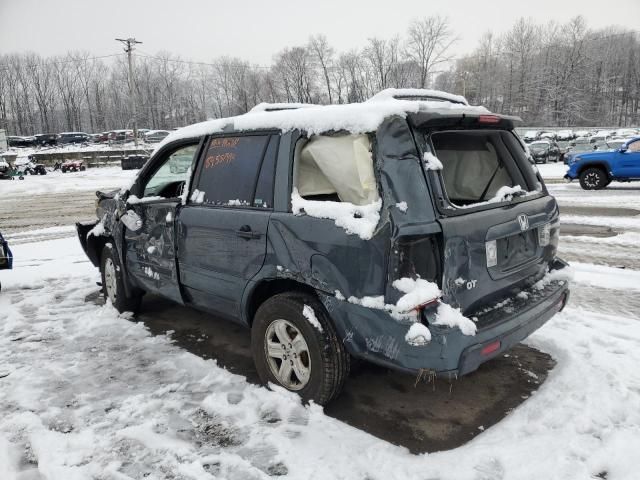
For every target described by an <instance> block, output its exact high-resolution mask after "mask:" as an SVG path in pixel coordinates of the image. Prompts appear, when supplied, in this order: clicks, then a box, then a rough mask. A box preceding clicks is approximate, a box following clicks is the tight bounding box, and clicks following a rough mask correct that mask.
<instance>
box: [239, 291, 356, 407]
mask: <svg viewBox="0 0 640 480" xmlns="http://www.w3.org/2000/svg"><path fill="white" fill-rule="evenodd" d="M306 307H309V308H310V309H311V314H312V315H313V316H314V317H315V319H316V320H317V323H318V324H319V325H315V326H314V325H312V324H311V323H310V320H308V318H307V316H309V315H310V313H309V310H307V316H305V314H304V313H303V310H304V309H306ZM318 327H319V328H318ZM251 350H252V353H253V360H254V362H255V365H256V370H257V371H258V375H259V376H260V379H261V380H262V382H263V383H265V384H266V383H269V382H271V383H274V384H276V385H280V386H281V387H284V388H286V389H287V390H289V391H292V392H295V393H298V394H299V395H300V396H301V397H302V398H303V400H305V401H309V400H313V401H314V402H315V403H318V404H320V405H325V404H327V403H328V402H329V401H331V400H332V399H333V398H335V397H336V396H337V395H338V394H339V393H340V391H341V390H342V386H343V384H344V381H345V379H346V377H347V376H348V374H349V355H348V353H347V352H346V351H345V349H344V346H343V344H342V342H341V341H339V339H338V338H337V335H336V333H335V330H334V328H333V325H332V324H331V321H330V319H329V316H328V314H327V313H326V311H325V309H324V307H323V306H322V304H321V303H320V302H318V300H317V299H315V298H314V297H313V296H311V295H307V294H301V293H283V294H280V295H276V296H274V297H272V298H270V299H269V300H267V301H266V302H264V303H263V304H262V305H261V306H260V308H259V309H258V311H257V312H256V314H255V317H254V321H253V326H252V329H251Z"/></svg>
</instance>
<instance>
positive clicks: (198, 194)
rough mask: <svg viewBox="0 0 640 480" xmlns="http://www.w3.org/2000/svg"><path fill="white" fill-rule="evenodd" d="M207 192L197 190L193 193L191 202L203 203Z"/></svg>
mask: <svg viewBox="0 0 640 480" xmlns="http://www.w3.org/2000/svg"><path fill="white" fill-rule="evenodd" d="M204 196H205V192H203V191H200V190H198V189H197V188H196V189H195V190H194V191H193V192H191V201H192V202H193V203H203V202H204Z"/></svg>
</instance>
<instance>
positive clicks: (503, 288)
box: [414, 115, 559, 316]
mask: <svg viewBox="0 0 640 480" xmlns="http://www.w3.org/2000/svg"><path fill="white" fill-rule="evenodd" d="M512 129H513V123H512V122H511V120H509V119H508V118H503V117H498V116H489V115H479V116H476V117H473V116H471V117H469V116H463V117H462V118H460V117H458V118H457V119H456V118H447V119H442V118H440V119H435V120H430V121H424V122H422V123H416V124H414V131H415V134H416V140H417V141H418V143H419V144H420V147H421V148H422V149H423V152H429V153H430V154H432V155H435V156H436V157H437V159H438V160H439V161H440V163H441V164H442V168H441V169H436V170H433V169H432V168H433V165H431V169H430V165H429V163H428V162H427V163H426V164H425V174H426V175H427V177H428V182H429V186H430V190H431V195H432V197H433V201H434V204H435V205H436V209H437V212H438V216H439V218H438V222H439V223H440V226H441V228H442V240H441V243H442V244H441V248H442V254H441V257H442V258H441V262H442V268H441V271H442V285H441V287H442V291H443V300H444V301H445V302H446V303H449V304H451V305H453V306H456V307H460V308H461V309H462V311H463V313H465V315H468V316H471V315H473V314H474V313H476V314H478V313H480V312H482V311H483V310H485V309H486V308H488V307H495V305H496V304H497V303H499V302H501V301H502V300H504V299H506V298H509V297H513V296H514V295H516V294H517V293H518V292H519V291H520V290H521V289H523V288H526V287H528V286H530V285H532V284H533V283H535V282H536V281H537V280H539V279H540V277H541V276H542V275H544V273H545V271H546V269H547V268H548V265H549V263H550V262H551V261H553V259H554V258H555V253H556V249H557V237H558V227H559V222H558V207H557V204H556V201H555V199H554V198H553V197H551V196H549V195H548V193H547V191H546V188H545V187H544V184H543V183H542V179H541V178H540V176H539V174H537V171H536V170H535V169H534V167H533V165H531V163H530V161H529V157H528V155H527V153H526V151H525V148H524V146H523V144H522V143H521V141H520V140H519V139H518V137H517V136H516V135H515V134H514V132H513V130H512ZM428 157H429V156H428V155H427V158H428ZM436 164H437V162H436Z"/></svg>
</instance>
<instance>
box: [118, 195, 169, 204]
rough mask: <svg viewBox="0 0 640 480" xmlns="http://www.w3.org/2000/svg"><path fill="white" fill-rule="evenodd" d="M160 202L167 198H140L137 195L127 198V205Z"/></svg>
mask: <svg viewBox="0 0 640 480" xmlns="http://www.w3.org/2000/svg"><path fill="white" fill-rule="evenodd" d="M158 200H166V198H164V197H158V196H154V197H142V198H138V197H137V196H136V195H130V196H129V198H127V203H128V204H129V205H138V204H144V203H149V202H156V201H158Z"/></svg>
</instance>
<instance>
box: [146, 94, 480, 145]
mask: <svg viewBox="0 0 640 480" xmlns="http://www.w3.org/2000/svg"><path fill="white" fill-rule="evenodd" d="M421 111H433V112H435V113H448V114H451V113H453V114H467V115H481V114H486V113H490V112H489V110H487V109H486V108H484V107H475V106H469V105H460V104H456V103H450V102H442V101H417V100H412V101H407V100H396V99H394V98H390V99H387V100H385V101H375V102H365V103H350V104H346V105H318V106H314V107H313V108H300V109H295V110H279V111H274V112H266V111H262V112H259V111H258V112H249V113H245V114H244V115H238V116H236V117H229V118H219V119H215V120H207V121H206V122H200V123H195V124H193V125H189V126H186V127H183V128H180V129H178V130H176V131H174V132H171V134H169V136H167V137H166V138H165V139H164V140H163V141H162V142H160V143H159V144H158V146H157V147H156V151H157V150H158V149H160V148H162V147H163V146H164V145H166V144H168V143H170V142H173V141H175V140H182V139H188V138H198V137H202V136H204V135H211V134H213V133H218V132H222V131H223V130H224V129H225V128H231V129H233V130H236V131H245V130H265V129H279V130H282V131H284V132H287V131H291V130H296V129H297V130H302V131H304V132H306V133H307V134H308V135H317V134H321V133H326V132H330V131H341V130H346V131H347V132H349V133H352V134H361V133H368V132H374V131H375V130H376V129H377V128H378V126H380V124H381V123H382V122H383V121H384V120H385V119H386V118H389V117H392V116H400V117H403V118H405V117H406V116H407V114H409V113H418V112H421Z"/></svg>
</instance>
